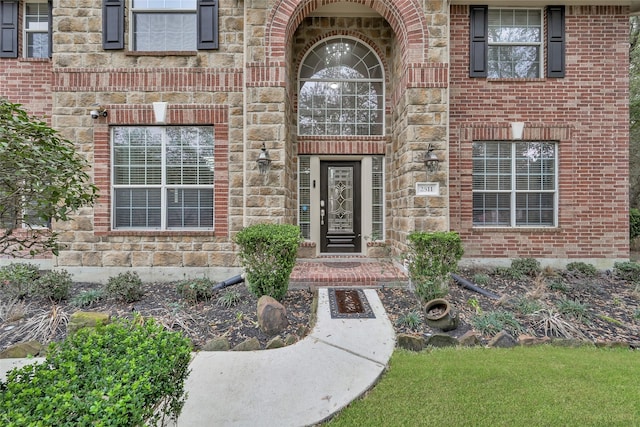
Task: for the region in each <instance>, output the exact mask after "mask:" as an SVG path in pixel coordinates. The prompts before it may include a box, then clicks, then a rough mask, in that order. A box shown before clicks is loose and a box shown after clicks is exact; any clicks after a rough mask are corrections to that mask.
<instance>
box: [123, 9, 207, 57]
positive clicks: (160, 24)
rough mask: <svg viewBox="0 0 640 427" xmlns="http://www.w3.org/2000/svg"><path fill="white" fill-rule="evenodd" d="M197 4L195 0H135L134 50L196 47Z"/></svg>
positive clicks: (133, 19) (191, 49)
mask: <svg viewBox="0 0 640 427" xmlns="http://www.w3.org/2000/svg"><path fill="white" fill-rule="evenodd" d="M196 7H197V5H196V0H133V8H132V20H131V22H132V23H133V31H132V36H133V40H132V43H131V45H132V46H133V50H135V51H154V52H155V51H194V50H196V49H197V30H196V28H197V27H196Z"/></svg>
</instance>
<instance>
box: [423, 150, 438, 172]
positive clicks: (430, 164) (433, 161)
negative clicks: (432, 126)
mask: <svg viewBox="0 0 640 427" xmlns="http://www.w3.org/2000/svg"><path fill="white" fill-rule="evenodd" d="M424 165H425V166H426V167H427V172H430V173H434V172H437V171H438V167H439V166H440V159H438V156H436V153H434V152H433V147H432V146H431V144H429V148H427V152H426V153H425V154H424Z"/></svg>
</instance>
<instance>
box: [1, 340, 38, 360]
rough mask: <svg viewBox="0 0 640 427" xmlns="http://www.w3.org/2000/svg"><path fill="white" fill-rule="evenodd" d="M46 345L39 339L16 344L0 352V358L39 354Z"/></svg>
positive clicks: (17, 357) (16, 357)
mask: <svg viewBox="0 0 640 427" xmlns="http://www.w3.org/2000/svg"><path fill="white" fill-rule="evenodd" d="M43 350H44V346H43V345H42V344H40V343H39V342H38V341H27V342H22V343H18V344H14V345H12V346H11V347H8V348H6V349H4V350H3V351H2V352H0V359H19V358H23V357H33V356H39V355H40V352H42V351H43Z"/></svg>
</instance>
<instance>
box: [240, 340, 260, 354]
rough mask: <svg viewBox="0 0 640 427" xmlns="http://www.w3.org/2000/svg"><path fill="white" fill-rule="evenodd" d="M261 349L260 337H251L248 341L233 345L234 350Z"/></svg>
mask: <svg viewBox="0 0 640 427" xmlns="http://www.w3.org/2000/svg"><path fill="white" fill-rule="evenodd" d="M254 350H260V341H258V338H255V337H253V338H249V339H248V340H246V341H243V342H241V343H240V344H238V345H237V346H235V347H233V351H254Z"/></svg>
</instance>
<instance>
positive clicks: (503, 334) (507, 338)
mask: <svg viewBox="0 0 640 427" xmlns="http://www.w3.org/2000/svg"><path fill="white" fill-rule="evenodd" d="M487 345H488V346H489V347H496V348H511V347H515V346H516V345H518V342H517V341H516V339H515V338H514V337H512V336H511V335H510V334H509V333H508V332H507V331H500V332H498V333H497V334H496V336H495V337H493V338H491V340H490V341H489V344H487Z"/></svg>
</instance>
